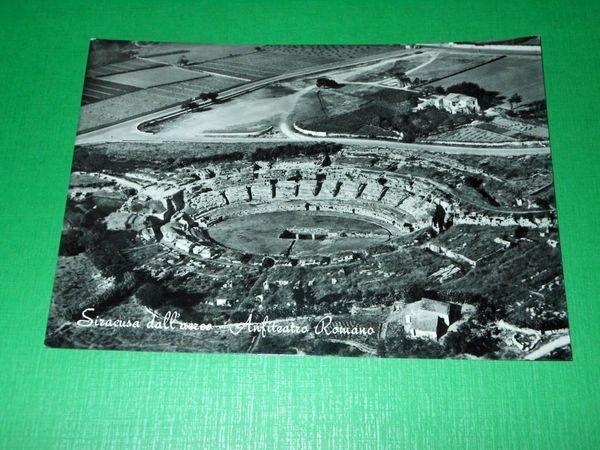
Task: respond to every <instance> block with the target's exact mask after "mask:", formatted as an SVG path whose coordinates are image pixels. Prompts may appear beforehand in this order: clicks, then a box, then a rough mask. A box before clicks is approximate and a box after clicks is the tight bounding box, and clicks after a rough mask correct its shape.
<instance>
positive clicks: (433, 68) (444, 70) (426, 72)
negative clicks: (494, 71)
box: [410, 50, 498, 84]
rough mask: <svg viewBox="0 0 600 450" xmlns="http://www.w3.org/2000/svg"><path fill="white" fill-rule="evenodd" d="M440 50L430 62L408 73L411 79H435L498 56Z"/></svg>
mask: <svg viewBox="0 0 600 450" xmlns="http://www.w3.org/2000/svg"><path fill="white" fill-rule="evenodd" d="M440 52H441V53H440V54H439V55H438V57H437V58H436V59H435V61H434V62H433V63H432V64H428V65H427V66H424V67H423V68H421V69H419V70H415V71H414V72H412V73H411V74H410V77H411V78H413V79H414V78H419V79H420V80H429V81H435V80H438V79H440V78H444V77H448V76H450V75H453V74H455V73H457V72H462V71H465V70H468V69H471V68H473V67H477V66H479V65H481V64H484V63H486V62H488V61H492V60H494V59H496V58H498V56H497V55H481V54H473V53H469V54H466V53H455V52H448V51H444V50H441V51H440ZM466 73H469V72H466ZM451 84H456V83H451Z"/></svg>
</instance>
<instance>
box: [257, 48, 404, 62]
mask: <svg viewBox="0 0 600 450" xmlns="http://www.w3.org/2000/svg"><path fill="white" fill-rule="evenodd" d="M265 48H266V49H268V50H271V51H274V52H280V53H283V54H286V55H294V56H315V57H319V58H327V59H328V60H329V61H330V62H335V61H343V60H347V59H352V58H360V57H364V56H369V55H377V54H380V53H387V52H393V51H398V50H403V49H405V48H406V46H405V45H269V46H266V47H265Z"/></svg>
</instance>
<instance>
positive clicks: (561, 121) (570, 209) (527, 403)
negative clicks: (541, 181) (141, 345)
mask: <svg viewBox="0 0 600 450" xmlns="http://www.w3.org/2000/svg"><path fill="white" fill-rule="evenodd" d="M598 17H600V7H599V3H598V2H595V1H589V2H565V1H554V0H552V1H549V0H543V1H526V0H520V1H500V2H498V1H479V2H473V3H470V2H450V1H444V2H442V1H439V2H433V1H427V0H413V1H412V2H404V1H403V2H392V1H389V2H384V1H376V0H370V1H365V2H357V1H349V0H346V1H344V0H340V1H333V0H328V1H322V2H318V1H299V2H291V1H282V0H279V1H277V2H267V1H263V2H244V1H229V2H217V1H210V2H208V1H204V2H192V1H174V0H171V1H154V2H149V1H147V0H146V1H144V0H128V1H123V0H103V1H85V2H84V1H81V2H76V1H56V2H49V1H48V2H44V1H41V0H29V1H27V0H22V1H10V2H6V1H4V2H2V4H1V5H0V18H1V19H0V20H1V21H2V24H1V25H2V26H1V27H0V45H1V46H2V51H1V52H0V55H1V57H2V66H1V69H0V90H1V91H2V96H1V108H0V118H1V120H0V149H1V150H0V151H1V152H2V162H1V164H0V186H1V195H0V448H7V449H18V448H77V449H83V448H126V449H129V448H144V449H146V448H161V449H162V448H211V449H212V448H240V449H263V448H296V449H308V448H337V449H366V448H391V449H409V448H419V449H420V448H424V449H429V448H443V449H470V448H475V449H479V448H499V449H503V448H511V449H512V448H515V449H517V448H518V449H520V448H523V449H526V448H553V449H555V448H565V449H567V448H569V449H575V448H590V449H592V448H600V432H599V429H600V426H599V423H598V422H599V421H598V414H599V413H600V406H599V405H600V389H599V387H600V386H599V384H600V383H599V380H600V377H599V373H598V367H599V359H600V348H599V345H598V344H599V343H598V337H599V331H598V323H599V321H600V296H599V293H600V289H599V283H598V282H597V280H598V278H597V277H598V274H599V273H600V270H599V269H600V260H599V258H598V255H599V254H600V251H599V250H600V249H599V245H598V242H599V240H598V232H599V230H600V225H599V222H598V219H597V216H598V212H600V207H599V203H598V196H599V195H600V182H599V178H598V177H597V175H598V172H599V168H600V150H599V149H598V147H597V142H598V141H599V138H600V133H599V129H598V118H599V117H600V106H599V105H600V102H599V101H598V94H599V93H600V86H599V80H600V78H599V77H598V75H599V68H600V67H599V65H600V59H599V56H598V49H597V45H598V37H599V36H598V26H599V25H600V23H599V19H598ZM531 34H540V35H541V36H542V39H543V56H544V70H545V76H546V85H547V98H548V106H549V116H550V132H551V139H552V151H553V162H554V174H555V179H556V191H557V201H558V209H559V220H560V226H561V230H560V231H561V241H562V248H563V256H564V266H565V278H566V287H567V296H568V304H569V314H570V320H571V326H572V342H573V352H574V361H573V362H522V361H515V362H495V361H434V360H401V359H399V360H382V359H347V358H335V357H306V358H294V357H276V356H273V357H267V356H246V355H205V354H166V353H165V354H161V353H134V352H115V351H84V350H58V349H47V348H45V347H44V346H43V339H44V331H45V323H46V317H47V312H48V305H49V300H50V293H51V289H52V282H53V276H54V268H55V264H56V258H57V250H58V241H59V236H60V229H61V223H62V214H63V209H64V203H65V198H66V189H67V183H68V178H69V171H70V163H71V156H72V150H73V142H74V136H75V131H76V128H77V117H78V109H79V102H80V96H81V90H82V83H83V75H84V69H85V62H86V54H87V48H88V40H89V39H90V38H92V37H98V38H118V39H135V40H163V41H188V42H190V41H191V42H218V43H251V44H264V43H345V44H348V43H398V42H400V43H404V42H409V43H410V42H419V41H421V42H425V41H428V42H435V41H448V40H475V39H496V38H512V37H518V36H524V35H531Z"/></svg>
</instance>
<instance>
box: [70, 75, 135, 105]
mask: <svg viewBox="0 0 600 450" xmlns="http://www.w3.org/2000/svg"><path fill="white" fill-rule="evenodd" d="M137 90H138V88H136V87H134V86H128V85H125V84H119V83H113V82H110V81H105V80H103V79H100V78H86V79H85V84H84V85H83V95H82V97H81V104H82V105H87V104H89V103H95V102H100V101H102V100H106V99H109V98H112V97H118V96H119V95H125V94H128V93H130V92H135V91H137Z"/></svg>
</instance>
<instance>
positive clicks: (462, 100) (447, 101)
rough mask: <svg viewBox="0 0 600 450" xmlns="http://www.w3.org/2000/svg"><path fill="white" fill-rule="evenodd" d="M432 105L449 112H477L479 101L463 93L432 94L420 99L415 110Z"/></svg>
mask: <svg viewBox="0 0 600 450" xmlns="http://www.w3.org/2000/svg"><path fill="white" fill-rule="evenodd" d="M431 106H433V107H434V108H437V109H443V110H445V111H448V112H449V113H451V114H457V113H466V114H472V113H478V112H479V111H480V108H479V103H478V102H477V99H476V98H475V97H470V96H468V95H463V94H455V93H452V94H448V95H433V96H431V97H429V98H426V99H422V100H421V103H419V105H418V106H417V111H419V110H422V109H425V108H427V107H431Z"/></svg>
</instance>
